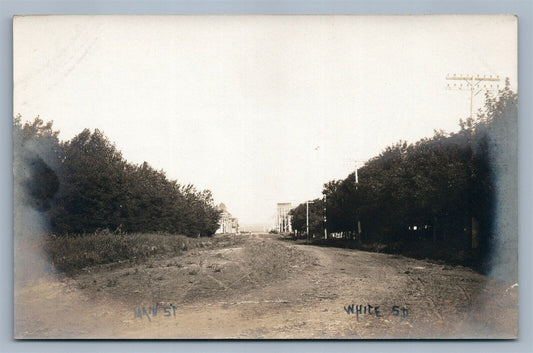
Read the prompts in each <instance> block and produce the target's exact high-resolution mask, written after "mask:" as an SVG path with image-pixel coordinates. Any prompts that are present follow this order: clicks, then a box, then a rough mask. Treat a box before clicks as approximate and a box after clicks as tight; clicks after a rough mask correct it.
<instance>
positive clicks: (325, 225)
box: [324, 194, 328, 240]
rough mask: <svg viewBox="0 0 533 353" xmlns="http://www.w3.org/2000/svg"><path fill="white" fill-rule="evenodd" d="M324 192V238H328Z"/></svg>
mask: <svg viewBox="0 0 533 353" xmlns="http://www.w3.org/2000/svg"><path fill="white" fill-rule="evenodd" d="M326 211H327V210H326V194H324V239H325V240H328V228H327V223H326V222H327V219H326Z"/></svg>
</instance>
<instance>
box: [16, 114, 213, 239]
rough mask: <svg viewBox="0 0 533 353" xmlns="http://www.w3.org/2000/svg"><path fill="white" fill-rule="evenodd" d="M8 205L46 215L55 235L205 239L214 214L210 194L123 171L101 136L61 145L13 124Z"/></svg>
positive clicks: (38, 129)
mask: <svg viewBox="0 0 533 353" xmlns="http://www.w3.org/2000/svg"><path fill="white" fill-rule="evenodd" d="M13 136H14V147H15V148H14V149H15V161H16V163H15V168H14V175H15V183H16V185H19V187H18V188H17V187H16V188H15V190H16V195H15V198H16V199H18V200H21V202H22V203H23V204H25V205H29V206H31V207H32V208H34V209H37V210H39V211H42V212H47V213H48V214H49V216H50V220H51V230H52V231H53V232H55V233H59V234H78V233H89V232H94V231H96V230H99V229H100V230H103V229H107V230H110V231H117V232H147V231H163V232H169V233H178V234H184V235H188V236H210V235H212V234H214V233H215V231H216V230H217V228H218V221H219V218H220V212H219V211H218V209H217V208H216V207H215V206H214V205H213V199H212V196H211V193H210V192H209V191H208V190H206V191H198V190H196V189H195V187H194V186H193V185H180V184H178V183H177V182H176V181H175V180H169V179H168V178H167V177H166V175H165V173H164V172H163V171H158V170H155V169H153V168H152V167H151V166H150V165H148V163H146V162H144V163H143V164H141V165H135V164H131V163H128V162H127V161H126V160H125V159H124V158H123V157H122V155H121V153H120V151H119V150H118V149H117V148H116V146H115V145H114V144H113V143H111V142H110V141H109V140H108V139H107V138H106V137H105V136H104V134H103V133H102V132H101V131H99V130H95V131H93V132H91V131H89V130H87V129H85V130H83V131H82V132H81V133H80V134H78V135H77V136H75V137H74V138H72V139H71V140H70V141H66V142H61V141H59V139H58V132H57V131H54V130H53V129H52V123H51V122H49V123H46V124H45V123H44V122H43V121H42V120H41V119H40V118H36V119H35V120H34V121H33V122H31V123H24V124H22V123H21V120H20V117H16V118H15V119H14V124H13Z"/></svg>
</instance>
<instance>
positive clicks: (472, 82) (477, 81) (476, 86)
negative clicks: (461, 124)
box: [446, 74, 500, 119]
mask: <svg viewBox="0 0 533 353" xmlns="http://www.w3.org/2000/svg"><path fill="white" fill-rule="evenodd" d="M446 80H447V81H461V83H456V82H454V83H453V84H452V83H448V85H447V86H446V88H447V89H450V90H459V91H470V118H471V119H473V118H474V96H476V95H478V94H479V92H481V91H492V90H497V89H499V84H497V83H495V82H500V76H497V75H489V76H486V75H484V76H480V75H476V76H474V75H462V74H459V75H457V74H453V75H447V76H446ZM463 82H464V83H463ZM482 82H483V85H481V83H482ZM487 82H488V83H487Z"/></svg>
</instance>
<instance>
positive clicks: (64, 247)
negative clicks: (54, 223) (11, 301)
mask: <svg viewBox="0 0 533 353" xmlns="http://www.w3.org/2000/svg"><path fill="white" fill-rule="evenodd" d="M228 241H229V242H235V239H233V240H231V239H225V238H221V237H217V238H208V239H206V238H188V237H186V236H183V235H173V234H161V233H134V234H109V233H96V234H84V235H79V236H75V237H73V236H69V237H51V238H49V239H47V240H46V241H45V244H44V245H45V250H46V252H47V254H48V256H49V257H50V259H51V261H52V262H53V264H54V265H55V267H56V268H57V269H58V270H61V271H63V272H65V273H67V274H72V273H76V272H78V271H79V270H81V269H83V268H85V267H91V266H97V265H105V264H111V263H116V262H122V261H134V262H138V263H140V262H145V261H146V260H148V259H150V258H154V257H160V256H178V255H179V254H181V253H182V252H184V251H187V250H190V249H194V248H209V247H211V246H213V245H215V244H218V243H225V242H228Z"/></svg>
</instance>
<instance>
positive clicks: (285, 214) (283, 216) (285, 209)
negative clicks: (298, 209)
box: [277, 202, 292, 233]
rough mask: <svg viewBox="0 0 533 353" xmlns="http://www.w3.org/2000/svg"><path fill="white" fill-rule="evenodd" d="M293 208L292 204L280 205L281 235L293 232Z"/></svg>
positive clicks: (278, 222)
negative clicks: (291, 213) (291, 212)
mask: <svg viewBox="0 0 533 353" xmlns="http://www.w3.org/2000/svg"><path fill="white" fill-rule="evenodd" d="M291 209H292V206H291V203H290V202H282V203H278V214H277V230H278V232H280V233H290V232H292V226H291V215H290V214H289V212H290V211H291Z"/></svg>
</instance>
